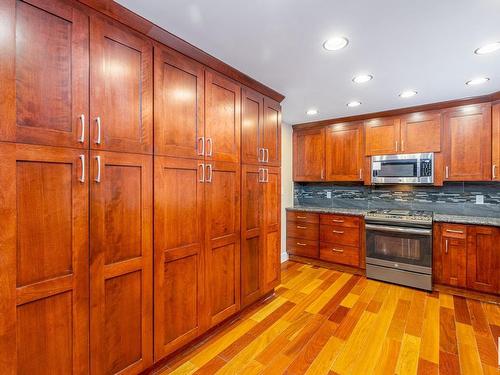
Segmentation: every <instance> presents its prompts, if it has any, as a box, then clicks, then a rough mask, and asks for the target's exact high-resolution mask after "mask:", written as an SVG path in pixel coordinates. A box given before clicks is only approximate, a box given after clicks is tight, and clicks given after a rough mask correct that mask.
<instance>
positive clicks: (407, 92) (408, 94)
mask: <svg viewBox="0 0 500 375" xmlns="http://www.w3.org/2000/svg"><path fill="white" fill-rule="evenodd" d="M415 95H417V92H416V91H415V90H405V91H403V92H402V93H401V94H399V97H401V98H411V97H412V96H415Z"/></svg>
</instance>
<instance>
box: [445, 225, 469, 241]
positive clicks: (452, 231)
mask: <svg viewBox="0 0 500 375" xmlns="http://www.w3.org/2000/svg"><path fill="white" fill-rule="evenodd" d="M441 229H442V231H441V235H442V236H443V237H449V238H459V239H465V237H466V236H467V226H466V225H461V224H442V226H441Z"/></svg>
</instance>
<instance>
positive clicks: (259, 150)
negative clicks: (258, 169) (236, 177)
mask: <svg viewBox="0 0 500 375" xmlns="http://www.w3.org/2000/svg"><path fill="white" fill-rule="evenodd" d="M262 150H263V148H260V147H259V148H258V149H257V154H258V155H257V161H258V162H259V163H260V162H262V161H263V160H262V157H261V154H262Z"/></svg>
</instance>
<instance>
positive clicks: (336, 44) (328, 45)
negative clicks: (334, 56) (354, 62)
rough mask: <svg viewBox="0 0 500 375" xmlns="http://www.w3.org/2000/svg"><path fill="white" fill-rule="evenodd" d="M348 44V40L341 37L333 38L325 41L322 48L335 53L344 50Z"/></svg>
mask: <svg viewBox="0 0 500 375" xmlns="http://www.w3.org/2000/svg"><path fill="white" fill-rule="evenodd" d="M348 44H349V40H348V39H347V38H345V37H343V36H335V37H333V38H330V39H328V40H326V41H325V42H324V43H323V48H324V49H326V50H327V51H337V50H339V49H342V48H345V47H346V46H347V45H348Z"/></svg>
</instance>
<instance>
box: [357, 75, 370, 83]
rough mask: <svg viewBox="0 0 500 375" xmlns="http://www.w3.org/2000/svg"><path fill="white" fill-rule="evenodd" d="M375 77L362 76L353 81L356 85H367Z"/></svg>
mask: <svg viewBox="0 0 500 375" xmlns="http://www.w3.org/2000/svg"><path fill="white" fill-rule="evenodd" d="M372 79H373V76H372V75H371V74H360V75H359V76H355V77H354V78H353V79H352V81H353V82H354V83H365V82H368V81H371V80H372Z"/></svg>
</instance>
